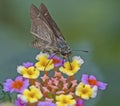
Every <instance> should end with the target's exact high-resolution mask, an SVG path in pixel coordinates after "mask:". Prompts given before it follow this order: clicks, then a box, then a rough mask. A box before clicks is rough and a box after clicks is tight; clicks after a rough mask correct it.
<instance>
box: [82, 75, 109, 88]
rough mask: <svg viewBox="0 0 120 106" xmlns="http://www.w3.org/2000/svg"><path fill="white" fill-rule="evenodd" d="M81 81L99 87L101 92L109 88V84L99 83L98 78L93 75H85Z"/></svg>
mask: <svg viewBox="0 0 120 106" xmlns="http://www.w3.org/2000/svg"><path fill="white" fill-rule="evenodd" d="M81 81H82V82H83V83H85V84H89V85H91V86H92V87H93V86H97V87H98V88H99V89H101V90H105V89H106V86H107V83H103V82H101V81H97V79H96V77H95V76H93V75H90V76H88V75H87V74H83V75H82V79H81Z"/></svg>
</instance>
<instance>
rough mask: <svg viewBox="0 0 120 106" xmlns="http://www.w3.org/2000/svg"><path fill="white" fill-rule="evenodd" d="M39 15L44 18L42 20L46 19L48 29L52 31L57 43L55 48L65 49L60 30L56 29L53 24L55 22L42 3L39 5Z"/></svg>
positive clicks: (65, 45) (55, 25)
mask: <svg viewBox="0 0 120 106" xmlns="http://www.w3.org/2000/svg"><path fill="white" fill-rule="evenodd" d="M39 11H40V13H41V14H42V15H43V16H44V18H45V19H46V21H47V22H48V24H49V26H50V28H51V29H52V31H53V33H54V35H55V38H56V41H57V42H56V43H57V47H58V48H65V47H66V48H67V46H68V45H67V44H66V41H65V38H64V37H63V35H62V33H61V31H60V29H59V28H58V26H57V24H56V23H55V21H54V20H53V19H52V17H51V16H50V14H49V11H48V9H47V8H46V6H45V5H44V4H43V3H42V4H41V5H40V8H39Z"/></svg>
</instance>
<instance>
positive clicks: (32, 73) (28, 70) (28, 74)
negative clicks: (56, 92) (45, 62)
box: [17, 64, 40, 79]
mask: <svg viewBox="0 0 120 106" xmlns="http://www.w3.org/2000/svg"><path fill="white" fill-rule="evenodd" d="M17 71H18V73H20V74H21V75H23V77H24V78H29V79H36V78H38V77H39V75H40V71H39V70H38V69H36V68H35V67H34V66H29V67H28V64H27V65H26V67H24V66H18V67H17Z"/></svg>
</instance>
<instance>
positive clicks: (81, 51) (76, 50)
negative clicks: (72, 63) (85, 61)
mask: <svg viewBox="0 0 120 106" xmlns="http://www.w3.org/2000/svg"><path fill="white" fill-rule="evenodd" d="M72 51H73V52H74V51H77V52H79V51H80V52H85V53H88V51H87V50H72Z"/></svg>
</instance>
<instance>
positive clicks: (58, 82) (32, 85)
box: [3, 52, 107, 106]
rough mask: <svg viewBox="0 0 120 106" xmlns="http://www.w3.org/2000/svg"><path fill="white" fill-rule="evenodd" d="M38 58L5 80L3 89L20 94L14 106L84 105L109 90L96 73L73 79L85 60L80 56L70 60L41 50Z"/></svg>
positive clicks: (23, 65)
mask: <svg viewBox="0 0 120 106" xmlns="http://www.w3.org/2000/svg"><path fill="white" fill-rule="evenodd" d="M36 60H37V61H36V63H32V62H24V63H23V64H22V65H20V66H18V67H17V72H18V73H19V76H17V77H16V78H15V79H14V80H13V79H7V80H6V81H5V82H4V83H3V90H4V92H9V93H13V92H16V93H17V97H16V101H15V103H14V104H15V106H84V101H85V100H89V99H91V98H95V97H96V95H97V93H98V90H105V89H106V86H107V83H104V82H101V81H98V80H97V79H96V77H95V76H93V75H87V74H83V75H81V76H82V78H81V79H79V80H80V82H78V81H77V80H76V79H75V78H74V75H75V74H76V73H77V72H79V71H80V68H81V66H82V64H83V63H84V61H83V59H82V58H81V57H80V56H74V57H72V59H71V61H67V60H64V59H62V58H61V57H58V56H55V55H54V56H53V55H49V54H47V53H42V52H40V54H38V55H37V56H36ZM49 71H53V72H52V73H53V75H52V76H51V75H49Z"/></svg>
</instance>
